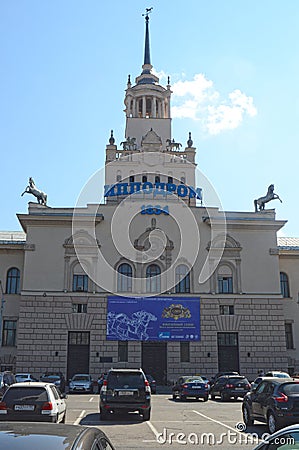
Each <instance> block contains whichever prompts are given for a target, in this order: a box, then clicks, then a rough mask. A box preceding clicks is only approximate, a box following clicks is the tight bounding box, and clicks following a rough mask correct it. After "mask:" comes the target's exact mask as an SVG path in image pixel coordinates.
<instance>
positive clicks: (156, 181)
mask: <svg viewBox="0 0 299 450" xmlns="http://www.w3.org/2000/svg"><path fill="white" fill-rule="evenodd" d="M155 183H160V175H156V176H155Z"/></svg>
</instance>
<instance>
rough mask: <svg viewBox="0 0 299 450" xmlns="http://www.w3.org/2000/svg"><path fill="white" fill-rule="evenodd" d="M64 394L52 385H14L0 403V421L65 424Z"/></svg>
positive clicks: (39, 383)
mask: <svg viewBox="0 0 299 450" xmlns="http://www.w3.org/2000/svg"><path fill="white" fill-rule="evenodd" d="M65 398H66V396H65V394H61V393H60V392H58V390H57V388H56V386H55V385H54V384H52V383H42V382H39V381H37V382H28V383H15V384H12V385H11V386H9V388H8V389H7V390H6V391H5V394H4V395H3V397H2V401H1V403H0V421H2V420H5V421H22V422H62V423H64V422H65V416H66V403H65V401H64V399H65Z"/></svg>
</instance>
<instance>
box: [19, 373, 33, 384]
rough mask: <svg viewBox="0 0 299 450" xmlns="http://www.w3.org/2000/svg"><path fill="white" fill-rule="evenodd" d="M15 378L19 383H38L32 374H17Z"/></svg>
mask: <svg viewBox="0 0 299 450" xmlns="http://www.w3.org/2000/svg"><path fill="white" fill-rule="evenodd" d="M15 378H16V382H17V383H22V382H26V381H38V380H37V379H36V378H34V377H33V376H32V375H31V374H30V373H16V374H15Z"/></svg>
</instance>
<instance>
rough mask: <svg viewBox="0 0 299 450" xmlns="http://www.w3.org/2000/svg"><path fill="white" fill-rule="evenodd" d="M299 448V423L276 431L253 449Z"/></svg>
mask: <svg viewBox="0 0 299 450" xmlns="http://www.w3.org/2000/svg"><path fill="white" fill-rule="evenodd" d="M296 449H299V425H291V426H288V427H285V428H283V429H282V430H279V431H276V433H274V434H271V435H270V436H268V437H267V438H266V439H264V440H263V442H262V443H260V444H259V445H258V446H257V447H255V448H254V449H253V450H296Z"/></svg>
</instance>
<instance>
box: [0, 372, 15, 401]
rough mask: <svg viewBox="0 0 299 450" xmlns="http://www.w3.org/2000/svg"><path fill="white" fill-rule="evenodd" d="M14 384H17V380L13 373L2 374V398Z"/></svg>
mask: <svg viewBox="0 0 299 450" xmlns="http://www.w3.org/2000/svg"><path fill="white" fill-rule="evenodd" d="M14 383H16V379H15V376H14V374H13V373H12V372H9V371H5V372H0V398H1V397H3V394H4V392H5V391H6V389H7V388H8V387H9V386H10V385H11V384H14Z"/></svg>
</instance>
